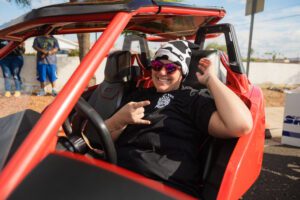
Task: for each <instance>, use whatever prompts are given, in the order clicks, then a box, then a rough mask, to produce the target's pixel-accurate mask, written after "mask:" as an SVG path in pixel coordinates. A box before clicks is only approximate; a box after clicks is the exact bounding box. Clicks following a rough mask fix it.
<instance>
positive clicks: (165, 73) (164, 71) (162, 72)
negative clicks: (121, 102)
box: [159, 67, 167, 75]
mask: <svg viewBox="0 0 300 200" xmlns="http://www.w3.org/2000/svg"><path fill="white" fill-rule="evenodd" d="M159 73H160V74H161V75H167V70H166V68H165V67H163V68H161V70H160V71H159Z"/></svg>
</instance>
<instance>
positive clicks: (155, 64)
mask: <svg viewBox="0 0 300 200" xmlns="http://www.w3.org/2000/svg"><path fill="white" fill-rule="evenodd" d="M151 66H152V69H153V70H154V71H160V70H161V69H162V67H163V66H164V64H163V63H162V62H160V61H158V60H153V61H151Z"/></svg>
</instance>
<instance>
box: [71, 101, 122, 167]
mask: <svg viewBox="0 0 300 200" xmlns="http://www.w3.org/2000/svg"><path fill="white" fill-rule="evenodd" d="M75 109H76V111H77V113H78V115H80V116H82V117H83V118H85V119H87V120H88V121H89V122H90V123H91V124H92V126H93V127H94V128H95V130H96V132H97V133H98V137H99V139H100V141H101V144H102V147H103V151H104V153H105V159H106V160H107V161H108V162H110V163H113V164H116V163H117V153H116V148H115V145H114V142H113V140H112V137H111V134H110V133H109V131H108V129H107V127H106V125H105V123H104V120H103V119H102V117H101V116H100V115H99V114H98V113H97V111H96V110H95V109H94V108H93V107H92V106H91V105H90V104H88V103H87V102H86V101H85V100H84V99H83V98H82V97H80V98H79V100H78V102H77V104H76V105H75Z"/></svg>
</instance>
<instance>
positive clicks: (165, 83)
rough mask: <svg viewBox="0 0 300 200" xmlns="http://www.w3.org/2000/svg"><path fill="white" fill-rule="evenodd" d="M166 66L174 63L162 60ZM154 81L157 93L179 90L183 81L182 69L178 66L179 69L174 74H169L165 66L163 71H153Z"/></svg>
mask: <svg viewBox="0 0 300 200" xmlns="http://www.w3.org/2000/svg"><path fill="white" fill-rule="evenodd" d="M160 62H162V63H163V64H164V65H165V64H169V63H172V62H170V61H168V60H160ZM152 80H153V84H154V86H155V88H156V90H157V92H162V93H165V92H170V91H172V90H177V89H178V88H179V86H180V83H181V81H182V72H181V69H180V68H179V67H178V66H177V69H176V70H175V71H173V72H172V73H168V71H167V69H166V67H165V66H163V67H162V68H161V70H158V71H156V70H153V69H152Z"/></svg>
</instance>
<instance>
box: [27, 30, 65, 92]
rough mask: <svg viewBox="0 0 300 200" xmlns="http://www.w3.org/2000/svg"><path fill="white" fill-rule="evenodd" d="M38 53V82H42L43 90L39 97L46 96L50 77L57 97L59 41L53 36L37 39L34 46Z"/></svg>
mask: <svg viewBox="0 0 300 200" xmlns="http://www.w3.org/2000/svg"><path fill="white" fill-rule="evenodd" d="M32 47H33V48H34V49H35V50H36V51H37V75H38V77H37V80H38V81H39V82H40V86H41V90H40V91H39V92H38V93H37V95H38V96H44V95H46V91H45V82H46V79H47V77H48V79H49V81H50V83H51V86H52V95H53V96H56V95H57V90H56V87H55V86H56V85H55V82H56V80H57V58H56V53H57V51H58V50H59V45H58V41H57V39H56V38H55V37H53V36H51V35H44V36H39V37H36V38H35V40H34V42H33V46H32Z"/></svg>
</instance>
